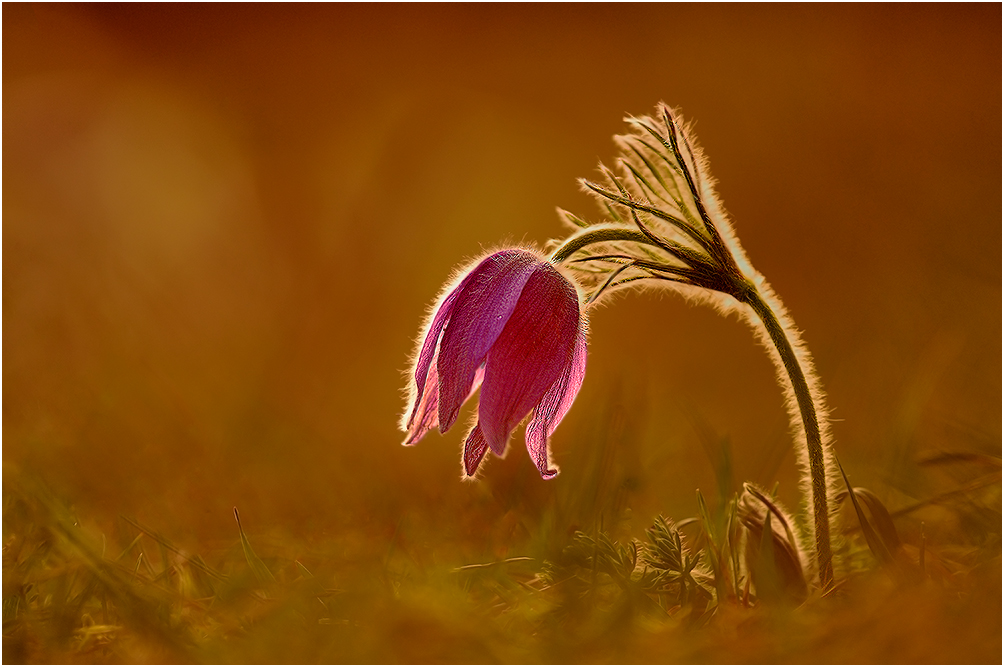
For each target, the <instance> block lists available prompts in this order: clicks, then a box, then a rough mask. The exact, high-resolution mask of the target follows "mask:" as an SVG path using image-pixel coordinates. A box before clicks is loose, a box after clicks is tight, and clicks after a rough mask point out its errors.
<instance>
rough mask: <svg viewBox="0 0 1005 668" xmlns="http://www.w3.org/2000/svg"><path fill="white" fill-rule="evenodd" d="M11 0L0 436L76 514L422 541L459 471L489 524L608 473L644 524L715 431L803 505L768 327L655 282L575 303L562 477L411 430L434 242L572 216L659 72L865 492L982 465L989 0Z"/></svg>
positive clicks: (436, 259) (997, 421)
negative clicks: (583, 1) (818, 384)
mask: <svg viewBox="0 0 1005 668" xmlns="http://www.w3.org/2000/svg"><path fill="white" fill-rule="evenodd" d="M3 19H4V33H3V76H4V86H3V93H4V95H3V167H4V170H3V174H4V177H5V178H4V183H3V186H4V187H3V214H4V215H3V260H4V264H3V279H4V280H3V436H4V446H5V447H4V451H3V458H4V464H5V468H6V469H7V474H8V476H11V475H15V476H16V475H26V474H32V475H36V476H38V477H41V478H42V479H43V480H45V481H46V482H48V484H50V485H51V486H52V487H53V488H54V489H56V490H57V491H58V492H59V493H60V494H63V495H65V497H66V498H68V499H70V500H71V501H73V502H74V503H76V504H78V508H79V509H80V510H81V511H82V514H85V515H90V516H96V517H108V518H113V517H115V516H116V515H118V514H120V513H121V514H126V515H131V516H136V517H138V518H141V519H142V520H143V521H144V522H145V523H146V524H148V525H151V526H154V527H156V528H158V529H159V530H161V531H162V532H163V533H165V534H166V535H169V536H171V537H172V538H174V539H175V540H176V541H179V542H181V543H183V544H185V545H188V546H193V547H197V546H199V545H201V544H203V543H202V541H206V540H220V541H231V542H232V541H234V540H236V536H235V531H234V527H233V519H232V515H231V507H232V506H235V505H236V506H238V507H240V508H241V511H242V516H244V517H246V518H247V519H246V523H247V525H248V527H249V529H252V530H257V531H262V530H265V528H267V527H271V528H272V529H271V530H273V531H278V532H288V533H289V534H293V535H297V536H305V535H311V534H313V533H315V532H321V533H324V532H327V531H330V530H333V529H332V527H338V526H340V525H344V524H346V523H348V524H355V523H360V522H364V523H371V524H372V525H373V526H375V527H377V528H378V529H380V528H381V527H384V529H380V530H383V531H386V532H388V533H390V532H393V531H395V530H396V529H395V526H400V525H398V524H396V523H397V522H398V521H399V518H401V517H403V516H406V515H407V516H409V517H412V518H413V519H414V526H417V527H422V526H438V527H440V528H441V529H443V530H444V531H449V530H448V529H446V528H444V527H449V526H450V525H451V524H453V523H454V519H453V517H454V516H455V514H456V513H457V512H460V511H462V510H463V509H465V508H469V507H470V506H471V505H472V504H473V503H474V500H476V499H481V498H482V497H483V496H484V494H486V493H487V491H488V493H491V494H494V495H495V497H496V499H497V501H496V504H495V505H493V506H491V508H492V509H493V512H491V513H490V512H487V511H486V512H485V514H484V516H483V517H480V518H476V519H478V521H480V522H483V523H485V522H489V523H491V522H494V521H495V518H496V516H497V514H498V512H501V511H505V510H506V509H507V508H510V509H516V510H518V511H520V512H522V513H525V514H529V515H535V514H537V513H540V512H543V511H542V510H541V509H543V508H547V507H548V506H549V504H551V503H553V502H554V499H555V498H557V497H559V496H561V495H566V496H568V495H570V494H572V492H570V490H574V489H581V490H584V491H583V492H582V493H583V494H586V495H590V494H593V493H594V491H592V490H594V489H600V490H607V491H606V492H605V493H604V494H606V496H604V495H602V494H601V491H597V492H596V496H597V498H598V499H601V498H611V499H615V500H614V501H610V504H614V506H617V507H614V506H611V507H610V508H604V507H599V506H598V507H597V508H596V510H597V512H598V513H603V512H607V511H611V512H613V511H615V510H618V509H619V508H624V507H631V508H632V509H633V510H634V511H635V513H636V516H637V517H638V521H637V525H636V526H635V529H636V531H641V529H642V528H643V527H644V526H646V524H647V523H648V521H649V519H650V518H651V516H652V515H653V514H654V513H655V512H657V511H664V512H667V513H669V514H671V515H673V516H675V517H687V516H690V515H693V514H694V512H695V504H694V496H693V493H694V489H695V488H697V487H701V488H702V489H703V490H704V491H705V492H706V496H713V495H714V490H715V482H714V477H713V474H712V469H711V466H710V465H709V462H708V461H707V459H706V456H705V454H704V453H703V450H702V448H701V446H700V440H699V436H698V433H699V432H700V431H701V429H703V428H707V429H708V430H710V432H711V433H714V434H715V435H716V436H717V437H719V436H728V437H729V439H730V442H731V445H732V448H733V452H734V458H735V463H734V468H735V470H734V476H735V478H736V480H744V479H752V480H755V481H758V482H761V483H764V484H768V485H770V484H771V483H773V482H774V481H775V480H781V482H782V486H781V494H782V497H783V498H785V499H787V500H788V501H790V502H792V503H795V502H796V501H797V499H798V497H797V494H796V487H795V481H794V464H793V457H792V454H791V451H790V446H789V439H788V437H787V435H786V431H787V422H786V418H785V415H784V413H783V410H782V408H781V393H780V392H779V391H778V389H777V387H776V386H775V381H774V377H773V371H772V369H771V367H770V365H769V362H768V359H767V357H766V355H764V354H763V353H762V351H760V350H759V349H758V348H757V347H756V345H755V343H754V340H753V337H752V336H751V335H750V332H748V331H747V330H746V329H745V328H744V326H742V325H741V324H739V323H738V322H737V321H736V320H735V319H733V320H723V319H722V318H720V317H718V316H716V315H715V314H714V313H713V312H711V311H710V310H708V309H704V308H696V307H688V306H686V305H685V304H683V303H682V301H681V300H680V299H678V298H676V297H673V296H664V297H660V296H657V295H652V294H647V295H635V294H633V295H628V296H626V297H623V298H621V299H618V300H615V301H614V302H613V303H611V304H610V305H608V306H606V307H604V308H602V309H600V310H598V311H596V312H595V313H594V314H593V317H592V339H591V347H590V358H589V365H588V369H587V378H586V384H585V386H584V388H583V391H582V394H581V395H580V399H579V401H578V402H577V404H576V406H575V407H574V408H573V410H572V411H571V413H570V414H569V416H568V417H567V418H566V420H565V422H564V423H563V424H562V426H561V427H560V429H559V431H558V433H557V434H556V437H555V442H554V446H555V452H556V455H555V458H556V461H557V462H558V464H559V465H560V466H561V467H562V469H563V472H562V475H560V476H559V477H558V478H557V479H555V480H554V481H551V482H544V481H542V480H541V479H540V478H539V477H538V474H537V472H536V471H535V469H534V467H533V466H532V465H531V463H530V462H529V461H528V460H527V458H526V456H525V455H524V454H523V453H522V452H521V450H522V440H515V441H514V443H513V446H514V449H513V452H512V453H511V455H510V456H509V457H508V458H507V459H506V460H505V461H504V462H499V461H492V462H490V466H489V467H488V469H487V471H486V480H484V481H482V482H479V483H476V484H462V483H460V482H459V477H460V471H461V469H460V463H459V451H460V441H461V439H462V437H463V435H464V434H463V431H462V430H460V429H455V430H454V431H452V432H451V433H449V434H447V435H446V436H445V437H440V436H437V435H435V434H434V435H430V436H429V437H427V438H426V440H425V441H423V442H422V443H421V444H420V445H419V446H418V447H416V448H412V449H405V448H402V447H401V446H400V445H399V443H400V439H401V434H399V433H398V431H397V418H398V414H399V413H400V411H401V410H402V408H403V406H402V399H401V394H400V391H401V385H402V375H401V372H402V370H403V369H405V368H406V366H407V363H408V360H407V356H408V354H409V353H410V352H411V350H412V346H413V338H414V337H415V335H416V333H417V330H418V327H419V324H420V321H421V319H422V317H423V315H424V313H425V309H426V308H427V306H428V305H429V303H430V301H431V300H432V299H433V298H434V296H435V295H436V293H437V292H438V291H439V289H440V286H441V284H442V282H443V281H444V280H445V279H446V278H447V276H448V275H449V273H450V272H451V270H452V269H453V268H454V267H455V266H456V264H457V263H459V262H461V261H463V260H465V259H467V258H470V257H472V256H474V255H477V254H478V253H480V252H481V251H482V249H484V248H489V247H493V246H497V245H498V244H500V243H502V242H505V241H509V242H511V243H512V242H527V243H543V242H544V241H545V240H547V239H548V238H550V237H555V236H558V235H559V234H561V230H560V228H559V223H558V220H557V217H556V215H555V213H554V207H555V206H562V207H564V208H567V209H570V210H572V211H575V212H578V213H580V214H583V215H586V216H588V217H596V215H597V213H596V212H597V209H596V207H595V205H594V203H593V202H592V201H591V200H590V199H589V198H588V197H587V196H585V195H583V194H581V193H579V192H578V190H577V186H576V182H575V179H576V178H577V177H581V176H593V175H594V174H595V171H594V169H595V166H596V163H597V160H598V159H604V160H609V159H610V158H611V157H612V156H613V145H612V143H611V141H610V136H611V135H612V134H614V133H615V132H620V131H621V130H622V127H623V125H622V123H621V118H622V115H623V114H624V113H625V112H629V113H636V114H638V113H648V112H650V111H651V110H652V108H653V106H654V105H655V103H656V102H658V101H660V100H665V101H666V102H667V103H669V104H671V105H673V106H679V107H681V109H682V112H683V115H684V117H685V118H687V119H692V120H694V121H696V122H697V126H696V130H697V136H698V137H699V139H700V141H701V143H702V145H703V146H704V148H705V149H706V151H707V153H708V155H709V156H710V158H711V167H712V172H713V174H714V175H715V176H716V177H717V178H718V179H719V181H720V184H721V185H720V194H721V195H722V198H723V200H724V202H725V204H726V207H727V208H728V210H729V211H730V212H731V214H732V215H733V216H734V218H735V221H736V228H737V230H738V233H739V237H740V239H741V241H742V242H743V244H744V245H745V248H746V249H747V251H748V254H749V256H750V258H751V260H752V261H753V263H754V265H755V266H756V267H757V268H758V269H759V270H760V271H761V272H763V273H764V274H765V275H766V276H767V278H768V280H769V281H770V282H771V283H772V285H773V286H774V287H775V289H776V290H777V291H778V293H779V294H780V295H781V297H782V299H783V300H784V301H785V303H786V305H787V306H788V308H789V309H790V311H791V313H792V315H793V316H794V318H795V321H796V323H797V324H798V325H799V327H800V328H802V330H803V331H804V333H805V339H806V341H807V343H808V345H809V347H810V349H811V350H812V351H813V353H814V355H815V359H816V362H817V366H818V368H819V370H820V373H821V376H822V380H823V384H824V387H825V388H826V390H827V391H828V393H829V396H830V399H831V405H832V407H833V416H834V417H835V418H836V422H835V423H834V432H835V436H836V442H837V448H838V453H839V455H840V456H841V458H842V461H843V463H844V464H845V467H846V469H847V470H848V471H849V473H850V474H851V475H852V476H853V478H854V480H855V482H856V484H860V485H863V486H866V487H870V488H873V489H875V490H877V491H878V492H879V493H880V494H881V495H882V496H883V498H884V499H886V500H887V501H888V502H889V504H890V506H891V507H893V508H896V507H898V506H899V505H903V504H904V503H906V502H907V501H908V499H907V498H906V497H905V496H903V494H902V492H901V491H898V490H902V489H904V488H905V487H911V485H912V484H913V485H914V487H913V489H915V490H917V489H918V485H919V484H920V483H917V484H915V483H912V482H911V480H910V479H911V477H912V476H913V475H914V473H912V471H914V469H912V468H911V465H910V464H909V462H910V461H911V459H912V458H913V457H914V455H915V454H916V453H917V452H921V451H925V450H931V449H936V448H942V449H968V450H975V449H976V450H979V451H983V452H988V453H992V454H996V455H1000V452H1001V400H1002V395H1001V364H1002V358H1001V289H1000V285H1001V217H1002V209H1001V189H1000V184H1001V177H1002V174H1001V144H1002V135H1001V122H1002V115H1001V96H1002V90H1001V46H1002V45H1001V6H1000V5H998V4H986V5H980V6H968V5H952V6H939V5H936V6H933V5H923V6H916V5H897V6H874V5H868V6H833V5H826V6H823V5H814V6H800V5H784V6H760V5H757V6H750V5H746V6H729V5H715V6H699V7H695V6H687V5H685V6H678V5H645V6H634V5H628V6H622V5H618V6H609V5H589V6H580V5H550V6H528V5H520V6H513V5H477V6H455V5H451V6H442V5H437V6H426V5H411V6H394V5H365V6H355V5H348V6H344V5H334V6H281V7H278V6H252V7H248V6H233V5H227V6H212V5H210V6H205V5H203V6H151V5H130V6H100V5H99V6H90V5H89V6H33V5H10V4H5V5H4V6H3ZM698 424H704V425H705V427H701V428H696V425H698ZM598 451H602V452H603V453H604V454H603V457H601V460H602V461H603V462H604V463H603V465H602V467H601V469H600V470H601V474H599V478H594V477H591V476H588V475H587V474H586V473H585V472H584V469H585V468H586V467H587V466H586V464H585V462H587V461H590V460H589V457H588V455H590V454H591V453H592V454H593V455H594V456H595V455H596V453H597V452H598ZM595 458H596V457H595ZM9 479H10V478H8V480H9ZM591 486H592V487H591ZM598 486H599V488H598ZM611 490H621V492H620V493H617V494H615V493H612V492H611ZM599 503H600V502H599V501H598V504H599ZM610 504H609V505H610ZM580 505H581V506H582V505H583V504H580ZM479 507H481V506H479ZM493 513H495V514H493ZM573 519H575V520H576V521H592V519H595V518H583V517H579V518H573ZM569 521H570V522H571V521H572V520H571V519H570V520H569ZM473 527H474V528H472V529H471V532H472V533H471V539H472V541H473V542H474V543H476V544H478V543H480V542H481V541H488V540H489V539H488V538H484V536H489V535H490V534H491V531H492V529H491V527H484V528H483V529H482V530H479V528H478V522H473ZM561 528H564V527H561ZM416 531H417V532H418V535H417V536H415V537H414V538H415V539H416V540H417V542H420V543H421V542H422V539H423V536H422V533H421V530H420V529H417V530H416ZM430 549H435V547H431V548H430Z"/></svg>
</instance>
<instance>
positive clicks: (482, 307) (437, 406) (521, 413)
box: [401, 249, 586, 478]
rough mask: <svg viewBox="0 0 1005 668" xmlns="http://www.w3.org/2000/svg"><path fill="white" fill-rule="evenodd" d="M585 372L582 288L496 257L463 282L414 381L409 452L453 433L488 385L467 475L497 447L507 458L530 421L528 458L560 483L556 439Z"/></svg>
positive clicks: (431, 336) (533, 262) (407, 422)
mask: <svg viewBox="0 0 1005 668" xmlns="http://www.w3.org/2000/svg"><path fill="white" fill-rule="evenodd" d="M585 372H586V321H585V318H584V317H583V314H582V313H581V310H580V305H579V296H578V293H577V292H576V288H575V287H574V286H573V285H572V283H570V282H569V280H568V279H566V278H565V277H564V276H563V275H562V274H560V273H559V272H558V271H557V270H556V269H555V267H554V266H553V265H552V264H551V263H549V262H548V261H546V260H544V259H543V258H542V257H540V256H538V255H537V254H536V253H533V252H531V251H528V250H523V249H509V250H503V251H499V252H497V253H493V254H492V255H489V256H488V257H486V258H484V259H483V260H481V261H480V262H478V263H477V264H476V265H475V266H474V267H473V268H472V269H470V270H469V271H467V272H465V273H464V274H463V277H462V278H461V280H460V283H459V284H458V285H457V287H455V288H453V290H451V291H450V292H448V293H447V294H446V296H445V297H444V298H443V299H442V300H441V302H440V303H439V305H438V307H437V309H436V310H435V312H434V314H433V316H432V319H431V320H430V323H429V328H428V330H427V331H426V335H425V338H424V339H423V341H422V344H421V346H420V347H419V350H418V353H417V355H416V358H415V368H414V370H413V374H412V377H411V378H410V380H409V397H410V399H409V403H408V407H407V408H406V412H405V414H404V416H403V417H402V423H401V426H402V429H403V430H404V431H405V432H407V434H408V435H407V437H406V439H405V445H414V444H415V443H418V442H419V441H420V440H421V439H422V437H423V436H424V435H425V434H426V432H427V431H429V430H430V429H433V428H439V430H440V432H441V433H445V432H446V431H447V430H448V429H450V427H451V426H453V424H454V422H456V420H457V416H458V413H459V412H460V409H461V406H462V404H464V402H465V401H466V400H467V398H468V397H470V396H471V394H473V393H474V391H475V390H477V389H478V387H479V386H481V397H480V399H479V404H478V422H477V423H476V424H475V426H474V427H473V428H472V429H471V431H470V432H469V434H468V437H467V439H466V441H465V443H464V457H463V462H464V472H465V474H466V475H468V476H473V475H474V474H475V472H476V471H477V470H478V467H479V465H480V464H481V461H482V458H483V457H484V456H485V453H486V452H487V450H488V449H491V450H492V452H494V453H495V454H496V455H498V456H502V454H503V453H504V452H505V450H506V444H507V442H508V440H509V436H510V433H511V432H512V431H513V429H514V428H515V427H516V426H517V425H518V424H519V423H520V422H521V421H522V420H523V419H524V418H525V417H526V416H527V415H528V413H530V414H531V418H530V421H529V422H528V423H527V430H526V441H527V450H528V452H529V453H530V457H531V459H532V460H533V462H534V464H535V465H536V466H537V468H538V470H539V471H540V472H541V475H542V477H544V478H551V477H554V476H555V475H556V474H557V473H558V470H557V468H555V467H553V466H552V465H551V462H550V457H549V453H548V439H549V437H550V436H551V434H552V433H553V432H554V431H555V428H556V427H557V426H558V423H559V422H561V420H562V418H563V417H565V414H566V412H568V410H569V407H570V406H571V405H572V402H573V400H574V399H575V398H576V394H577V393H578V392H579V388H580V386H581V385H582V384H583V375H584V374H585Z"/></svg>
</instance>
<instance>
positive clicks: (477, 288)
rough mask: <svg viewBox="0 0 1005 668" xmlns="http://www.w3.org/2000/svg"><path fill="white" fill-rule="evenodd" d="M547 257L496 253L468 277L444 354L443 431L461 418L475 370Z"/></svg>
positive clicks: (441, 369) (453, 314)
mask: <svg viewBox="0 0 1005 668" xmlns="http://www.w3.org/2000/svg"><path fill="white" fill-rule="evenodd" d="M540 264H541V261H540V260H539V259H538V258H537V257H536V256H535V255H534V254H533V253H530V252H528V251H524V250H506V251H501V252H499V253H496V254H494V255H490V256H489V257H487V258H485V259H484V260H483V261H482V262H481V264H479V265H478V266H477V267H475V268H474V269H473V270H472V271H471V272H470V273H469V274H468V276H467V279H466V281H467V283H466V285H465V286H464V289H463V290H461V291H460V292H459V293H458V295H457V300H456V302H454V304H453V309H452V312H451V315H450V320H449V322H447V325H446V328H445V329H444V332H443V340H442V341H441V343H440V352H439V355H438V362H439V374H440V376H439V378H440V404H439V420H440V431H441V432H445V431H447V430H448V429H450V427H451V426H452V425H453V424H454V422H455V421H456V420H457V414H458V412H459V411H460V409H461V405H462V404H463V403H464V400H465V399H466V398H467V396H468V394H469V393H470V391H471V386H472V383H473V381H474V376H475V372H476V371H477V369H478V367H480V366H481V365H482V363H483V362H484V361H485V355H486V353H488V351H489V349H490V348H491V347H492V344H493V343H495V341H496V339H497V338H498V336H499V334H500V332H502V331H503V328H504V327H505V326H506V323H507V321H508V320H509V319H510V314H511V313H512V312H513V309H514V308H516V305H517V302H518V300H519V299H520V294H521V292H522V291H523V287H524V285H525V284H526V283H527V281H528V279H529V278H530V276H531V274H533V273H534V270H535V267H537V266H539V265H540Z"/></svg>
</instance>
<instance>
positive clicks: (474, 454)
mask: <svg viewBox="0 0 1005 668" xmlns="http://www.w3.org/2000/svg"><path fill="white" fill-rule="evenodd" d="M488 447H489V446H488V443H486V442H485V435H484V434H482V429H481V427H480V426H478V425H477V424H476V425H475V427H474V429H472V430H471V433H470V434H468V438H467V440H466V441H464V473H465V474H466V475H468V476H473V475H474V474H475V473H476V472H477V471H478V466H479V465H480V464H481V463H482V458H483V457H485V452H486V451H487V450H488Z"/></svg>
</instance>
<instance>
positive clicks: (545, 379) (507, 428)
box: [441, 263, 579, 454]
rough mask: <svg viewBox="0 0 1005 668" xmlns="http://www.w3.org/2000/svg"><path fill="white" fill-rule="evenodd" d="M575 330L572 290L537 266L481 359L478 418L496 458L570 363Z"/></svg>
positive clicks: (576, 319)
mask: <svg viewBox="0 0 1005 668" xmlns="http://www.w3.org/2000/svg"><path fill="white" fill-rule="evenodd" d="M578 331H579V299H578V295H577V294H576V289H575V288H574V287H573V286H572V284H571V283H569V281H568V280H566V279H565V277H563V276H562V275H561V274H560V273H558V271H557V270H556V269H555V268H554V267H552V266H551V265H549V264H544V263H542V264H539V265H538V266H537V268H536V269H535V271H534V273H533V275H532V276H531V277H530V279H529V280H528V281H527V284H526V286H524V289H523V294H521V295H520V300H519V302H518V303H517V305H516V308H515V309H514V310H513V313H512V315H511V316H510V318H509V321H508V322H507V323H506V327H505V328H504V329H503V331H502V333H501V334H500V335H499V338H498V339H496V341H495V344H494V345H493V346H492V348H491V350H489V353H488V356H487V357H486V360H485V383H484V385H483V387H482V394H481V398H480V400H479V408H478V417H479V423H480V425H481V429H482V432H483V433H484V435H485V440H486V441H488V444H489V447H490V448H492V450H493V451H494V452H495V453H496V454H502V452H503V451H504V450H505V449H506V441H507V440H508V439H509V435H510V432H511V431H513V428H514V427H516V425H517V424H518V423H519V422H520V420H522V419H523V418H524V417H525V416H526V415H527V413H529V412H530V410H531V409H532V408H534V406H536V405H537V404H538V403H539V402H540V401H541V398H542V397H543V396H544V394H545V392H547V391H548V389H549V388H550V387H551V386H552V385H554V384H555V382H556V381H557V380H558V379H559V377H560V376H561V375H562V373H563V372H564V371H565V370H566V368H567V367H569V366H570V365H571V364H572V360H573V356H574V351H573V348H574V345H575V342H576V336H577V332H578ZM441 377H442V376H441ZM441 406H442V403H441Z"/></svg>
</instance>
